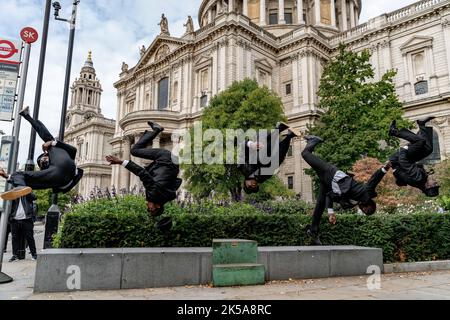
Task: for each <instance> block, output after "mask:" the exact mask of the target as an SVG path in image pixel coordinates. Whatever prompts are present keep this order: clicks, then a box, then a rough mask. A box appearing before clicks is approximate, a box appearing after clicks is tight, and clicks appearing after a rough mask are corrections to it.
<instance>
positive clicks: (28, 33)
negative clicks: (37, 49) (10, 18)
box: [20, 27, 39, 44]
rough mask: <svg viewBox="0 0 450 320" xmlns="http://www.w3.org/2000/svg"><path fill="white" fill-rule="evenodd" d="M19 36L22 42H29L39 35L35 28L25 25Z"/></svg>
mask: <svg viewBox="0 0 450 320" xmlns="http://www.w3.org/2000/svg"><path fill="white" fill-rule="evenodd" d="M20 37H21V38H22V40H23V41H24V42H26V43H29V44H31V43H34V42H36V41H37V40H38V38H39V35H38V32H37V31H36V30H35V29H33V28H31V27H27V28H24V29H22V31H20Z"/></svg>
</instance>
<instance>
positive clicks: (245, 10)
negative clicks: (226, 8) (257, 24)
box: [242, 0, 248, 16]
mask: <svg viewBox="0 0 450 320" xmlns="http://www.w3.org/2000/svg"><path fill="white" fill-rule="evenodd" d="M242 14H243V15H244V16H248V0H243V3H242Z"/></svg>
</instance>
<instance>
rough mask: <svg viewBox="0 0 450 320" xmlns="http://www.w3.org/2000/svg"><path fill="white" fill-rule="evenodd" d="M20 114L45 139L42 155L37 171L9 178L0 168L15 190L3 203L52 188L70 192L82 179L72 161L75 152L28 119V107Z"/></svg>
mask: <svg viewBox="0 0 450 320" xmlns="http://www.w3.org/2000/svg"><path fill="white" fill-rule="evenodd" d="M20 115H21V116H22V117H23V118H24V119H26V120H27V121H28V122H29V123H30V124H31V126H32V127H33V129H34V130H35V131H36V133H37V134H38V135H39V136H40V137H41V139H42V140H44V142H45V144H44V145H43V146H42V149H43V151H44V153H43V154H42V155H40V156H39V158H38V160H37V164H38V166H39V168H40V169H41V170H40V171H19V172H16V173H14V174H12V175H8V174H7V173H6V172H5V171H4V170H3V169H2V168H0V176H1V177H3V178H5V179H7V180H8V182H9V183H11V184H12V185H13V186H14V187H15V188H14V189H13V190H11V191H9V192H5V193H3V194H2V195H0V196H1V198H2V199H3V200H7V201H8V200H9V201H12V200H16V199H18V198H20V197H23V196H26V195H28V194H30V193H31V192H32V190H46V189H53V192H54V193H60V192H62V193H67V192H69V191H70V190H72V189H73V188H74V187H75V186H76V185H77V184H78V182H80V180H81V178H82V177H83V170H82V169H80V168H77V166H76V164H75V158H76V155H77V149H76V148H74V147H72V146H70V145H68V144H66V143H64V142H60V141H56V140H55V138H54V137H53V136H52V135H51V133H50V132H49V131H48V130H47V128H46V127H45V126H44V124H43V123H42V122H40V121H39V120H34V119H33V118H32V117H31V116H30V112H29V108H28V107H27V108H25V109H24V110H22V111H21V112H20Z"/></svg>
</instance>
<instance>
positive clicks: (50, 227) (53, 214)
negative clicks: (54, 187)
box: [44, 0, 80, 249]
mask: <svg viewBox="0 0 450 320" xmlns="http://www.w3.org/2000/svg"><path fill="white" fill-rule="evenodd" d="M79 3H80V0H73V2H72V16H71V17H70V18H69V19H63V18H60V17H59V11H60V10H61V4H60V3H59V2H54V3H53V8H54V9H55V14H54V15H55V20H57V21H63V22H67V23H69V24H70V35H69V48H68V52H67V64H66V78H65V82H64V95H63V103H62V110H61V122H60V127H59V137H58V139H59V141H61V142H62V141H64V129H65V126H66V114H67V104H68V101H69V89H70V72H71V70H72V56H73V45H74V40H75V27H76V21H77V10H78V4H79ZM60 215H61V211H60V209H59V207H58V194H53V196H52V206H51V207H50V209H49V210H48V212H47V218H46V223H45V239H44V249H48V248H51V247H52V236H53V235H54V234H55V233H56V232H57V231H58V223H59V217H60Z"/></svg>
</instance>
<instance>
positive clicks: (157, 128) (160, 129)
mask: <svg viewBox="0 0 450 320" xmlns="http://www.w3.org/2000/svg"><path fill="white" fill-rule="evenodd" d="M148 125H149V126H150V128H152V130H153V131H155V132H163V131H164V128H163V127H161V126H160V125H159V124H157V123H155V122H151V121H149V122H148Z"/></svg>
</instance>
